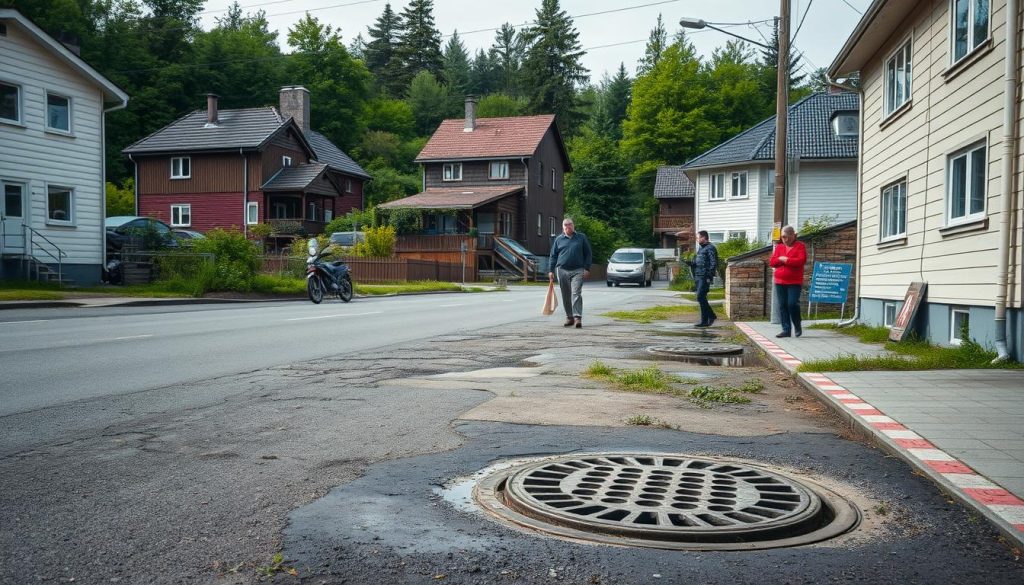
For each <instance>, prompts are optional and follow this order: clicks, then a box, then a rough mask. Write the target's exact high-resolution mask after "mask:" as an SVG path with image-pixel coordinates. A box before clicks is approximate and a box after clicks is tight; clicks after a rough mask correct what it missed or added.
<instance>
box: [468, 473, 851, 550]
mask: <svg viewBox="0 0 1024 585" xmlns="http://www.w3.org/2000/svg"><path fill="white" fill-rule="evenodd" d="M476 496H477V500H478V502H479V503H481V504H482V505H483V506H484V507H485V508H486V509H488V510H489V511H491V512H492V513H494V514H496V515H498V516H499V517H503V518H505V519H506V520H511V521H513V522H515V523H516V524H519V525H521V526H526V527H529V528H532V529H536V530H540V531H542V532H547V533H550V534H554V535H558V536H565V537H569V538H574V539H585V540H594V541H599V542H606V543H615V544H627V545H638V546H650V547H656V548H672V549H717V550H731V549H755V548H773V547H779V546H794V545H799V544H806V543H809V542H817V541H820V540H824V539H826V538H831V537H833V536H835V535H837V534H841V533H842V532H845V531H847V530H849V529H850V528H852V527H853V526H855V525H856V524H857V522H859V519H860V516H859V513H858V512H857V510H856V508H853V506H852V505H850V504H849V503H848V502H846V501H845V500H843V499H842V498H840V497H839V496H838V495H836V494H834V493H832V492H831V491H829V490H826V489H825V488H823V487H821V486H818V485H815V486H814V487H811V486H810V485H809V484H807V483H803V482H800V481H797V480H795V479H792V478H790V477H788V476H786V475H784V474H781V473H778V472H774V471H770V470H768V469H765V468H763V467H760V466H754V465H750V464H747V463H740V462H735V461H727V460H717V459H709V458H698V457H688V456H682V455H641V454H595V455H590V456H575V457H560V458H554V459H546V460H543V461H538V462H533V463H530V464H526V465H522V466H519V467H515V468H512V469H510V470H506V471H504V472H501V473H499V474H496V476H495V477H491V478H487V479H486V480H485V481H483V482H481V483H480V484H479V485H478V486H477V490H476Z"/></svg>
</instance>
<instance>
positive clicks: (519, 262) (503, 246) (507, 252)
mask: <svg viewBox="0 0 1024 585" xmlns="http://www.w3.org/2000/svg"><path fill="white" fill-rule="evenodd" d="M494 252H495V255H497V256H498V257H499V258H500V259H502V260H504V261H505V262H507V263H508V264H509V265H510V266H511V267H513V268H515V270H517V271H518V272H521V273H522V275H523V279H524V280H530V275H531V272H534V273H535V272H536V267H535V266H534V263H533V261H532V260H530V259H529V258H527V257H526V256H523V255H522V254H520V253H519V252H518V251H517V250H516V249H515V248H513V247H512V246H510V245H509V244H508V243H506V242H505V241H504V239H503V238H500V237H495V238H494ZM534 276H536V274H534Z"/></svg>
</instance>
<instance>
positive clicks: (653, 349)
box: [647, 342, 743, 357]
mask: <svg viewBox="0 0 1024 585" xmlns="http://www.w3.org/2000/svg"><path fill="white" fill-rule="evenodd" d="M647 353H651V354H654V355H662V356H669V357H672V356H680V355H681V356H694V355H696V356H711V355H733V354H737V353H743V346H742V345H736V344H734V343H713V344H708V343H698V342H694V343H674V344H672V345H652V346H650V347H648V348H647Z"/></svg>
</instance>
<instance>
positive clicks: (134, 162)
mask: <svg viewBox="0 0 1024 585" xmlns="http://www.w3.org/2000/svg"><path fill="white" fill-rule="evenodd" d="M128 160H130V161H132V167H134V169H135V170H134V171H133V172H132V176H133V178H134V179H135V184H134V185H132V191H134V192H135V193H134V195H135V215H138V214H139V161H137V160H135V159H134V158H133V157H132V155H130V154H129V155H128ZM103 231H106V230H103ZM103 237H106V235H104V236H103Z"/></svg>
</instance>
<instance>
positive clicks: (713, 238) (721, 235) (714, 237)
mask: <svg viewBox="0 0 1024 585" xmlns="http://www.w3.org/2000/svg"><path fill="white" fill-rule="evenodd" d="M708 241H709V242H711V243H712V244H721V243H723V242H725V232H708Z"/></svg>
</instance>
